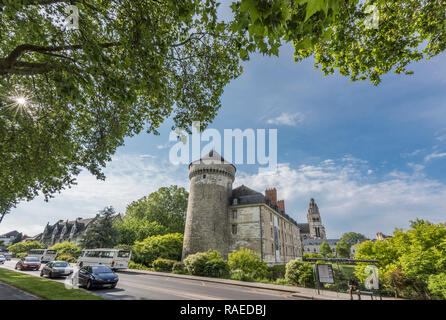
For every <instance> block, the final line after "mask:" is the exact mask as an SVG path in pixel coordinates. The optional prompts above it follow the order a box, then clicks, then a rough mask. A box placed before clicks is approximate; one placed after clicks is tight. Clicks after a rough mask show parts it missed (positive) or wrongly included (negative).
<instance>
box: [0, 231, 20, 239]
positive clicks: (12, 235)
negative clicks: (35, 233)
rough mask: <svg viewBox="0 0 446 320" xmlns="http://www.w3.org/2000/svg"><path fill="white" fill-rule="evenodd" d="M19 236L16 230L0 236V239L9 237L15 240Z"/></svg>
mask: <svg viewBox="0 0 446 320" xmlns="http://www.w3.org/2000/svg"><path fill="white" fill-rule="evenodd" d="M19 235H20V232H18V231H17V230H14V231H11V232H8V233H5V234H2V235H0V238H9V237H14V238H17V237H18V236H19Z"/></svg>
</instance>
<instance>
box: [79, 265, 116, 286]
mask: <svg viewBox="0 0 446 320" xmlns="http://www.w3.org/2000/svg"><path fill="white" fill-rule="evenodd" d="M118 280H119V277H118V276H117V275H116V274H115V273H114V272H113V271H112V269H110V268H109V267H107V266H102V265H92V266H85V267H82V268H80V269H79V272H78V284H79V286H82V287H85V288H86V289H87V290H90V289H92V288H94V287H109V288H114V287H116V284H117V283H118Z"/></svg>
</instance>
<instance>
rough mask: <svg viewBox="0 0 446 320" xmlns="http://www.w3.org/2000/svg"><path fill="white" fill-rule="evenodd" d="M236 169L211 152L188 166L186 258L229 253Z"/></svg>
mask: <svg viewBox="0 0 446 320" xmlns="http://www.w3.org/2000/svg"><path fill="white" fill-rule="evenodd" d="M235 171H236V169H235V167H234V165H232V164H231V163H230V162H227V161H225V160H224V159H223V158H222V156H221V155H220V154H218V153H217V152H216V151H214V150H212V151H211V152H209V154H207V155H206V156H204V157H203V158H201V159H200V160H197V161H194V162H192V163H191V164H190V165H189V180H190V190H189V200H188V204H187V216H186V227H185V231H184V243H183V259H184V258H186V257H187V256H188V255H190V254H193V253H197V252H205V251H208V250H209V249H213V250H218V251H219V252H220V253H221V254H222V256H224V257H226V256H227V254H228V250H229V241H230V235H229V215H228V207H229V204H230V203H229V202H230V197H231V194H232V183H233V182H234V178H235Z"/></svg>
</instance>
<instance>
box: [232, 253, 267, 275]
mask: <svg viewBox="0 0 446 320" xmlns="http://www.w3.org/2000/svg"><path fill="white" fill-rule="evenodd" d="M228 265H229V268H230V269H231V270H232V271H233V273H234V272H237V274H239V275H241V276H242V277H246V278H247V279H248V278H249V279H262V278H265V277H267V275H268V264H267V263H266V262H264V261H262V259H260V256H259V255H258V254H257V253H255V252H254V251H252V250H249V249H246V248H240V250H234V251H233V252H232V253H230V254H229V259H228Z"/></svg>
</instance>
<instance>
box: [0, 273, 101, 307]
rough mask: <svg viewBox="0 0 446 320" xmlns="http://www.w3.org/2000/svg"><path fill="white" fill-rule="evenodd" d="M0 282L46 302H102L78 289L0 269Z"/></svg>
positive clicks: (97, 297) (99, 298)
mask: <svg viewBox="0 0 446 320" xmlns="http://www.w3.org/2000/svg"><path fill="white" fill-rule="evenodd" d="M0 281H3V282H4V283H7V284H9V285H11V286H13V287H16V288H19V289H22V290H23V291H26V292H29V293H31V294H34V295H36V296H38V297H41V298H44V299H47V300H104V299H103V298H101V297H99V296H95V295H93V294H91V293H88V292H86V291H84V290H80V289H67V288H65V285H64V284H63V283H59V282H55V281H51V280H47V279H42V278H38V277H35V276H30V275H28V274H24V273H20V272H15V271H11V270H6V269H3V268H0Z"/></svg>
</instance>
